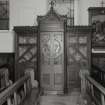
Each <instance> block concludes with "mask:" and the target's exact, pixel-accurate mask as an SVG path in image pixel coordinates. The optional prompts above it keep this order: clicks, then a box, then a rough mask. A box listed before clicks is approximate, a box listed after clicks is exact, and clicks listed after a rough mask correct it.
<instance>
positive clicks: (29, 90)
mask: <svg viewBox="0 0 105 105" xmlns="http://www.w3.org/2000/svg"><path fill="white" fill-rule="evenodd" d="M28 82H29V92H30V91H31V78H29V80H28Z"/></svg>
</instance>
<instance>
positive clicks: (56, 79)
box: [40, 32, 64, 93]
mask: <svg viewBox="0 0 105 105" xmlns="http://www.w3.org/2000/svg"><path fill="white" fill-rule="evenodd" d="M40 73H41V75H40V76H41V77H40V78H41V81H40V82H41V87H42V88H43V89H44V92H53V93H54V92H63V89H64V36H63V32H41V34H40Z"/></svg>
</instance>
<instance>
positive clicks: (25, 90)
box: [24, 82, 27, 96]
mask: <svg viewBox="0 0 105 105" xmlns="http://www.w3.org/2000/svg"><path fill="white" fill-rule="evenodd" d="M24 93H25V96H26V95H27V89H26V82H24Z"/></svg>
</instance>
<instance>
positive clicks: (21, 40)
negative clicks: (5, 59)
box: [14, 27, 37, 80]
mask: <svg viewBox="0 0 105 105" xmlns="http://www.w3.org/2000/svg"><path fill="white" fill-rule="evenodd" d="M14 30H15V32H16V50H15V52H16V72H15V74H16V77H15V78H16V80H17V79H18V78H20V77H21V76H23V75H24V73H25V71H26V70H33V71H34V73H35V72H36V71H37V28H36V27H15V28H14Z"/></svg>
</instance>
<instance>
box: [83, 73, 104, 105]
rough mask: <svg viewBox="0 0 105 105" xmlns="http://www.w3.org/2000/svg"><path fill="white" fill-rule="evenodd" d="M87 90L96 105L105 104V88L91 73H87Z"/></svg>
mask: <svg viewBox="0 0 105 105" xmlns="http://www.w3.org/2000/svg"><path fill="white" fill-rule="evenodd" d="M85 83H86V91H87V93H88V94H89V95H90V96H91V98H92V99H93V100H94V102H95V103H96V105H105V88H104V87H103V86H102V85H101V84H100V83H98V82H97V81H96V80H94V79H93V78H92V77H90V76H89V75H86V82H85Z"/></svg>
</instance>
